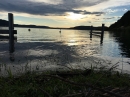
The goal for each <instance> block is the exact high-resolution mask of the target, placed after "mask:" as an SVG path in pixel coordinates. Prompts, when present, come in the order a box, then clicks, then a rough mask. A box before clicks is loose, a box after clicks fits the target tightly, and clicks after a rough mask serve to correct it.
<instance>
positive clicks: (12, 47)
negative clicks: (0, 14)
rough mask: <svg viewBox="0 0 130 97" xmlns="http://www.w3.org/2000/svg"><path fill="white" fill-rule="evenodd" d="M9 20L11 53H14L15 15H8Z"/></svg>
mask: <svg viewBox="0 0 130 97" xmlns="http://www.w3.org/2000/svg"><path fill="white" fill-rule="evenodd" d="M8 20H9V52H10V53H13V52H14V33H13V31H14V21H13V14H12V13H8Z"/></svg>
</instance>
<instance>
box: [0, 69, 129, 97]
mask: <svg viewBox="0 0 130 97" xmlns="http://www.w3.org/2000/svg"><path fill="white" fill-rule="evenodd" d="M82 72H83V73H81V71H80V70H79V71H78V70H76V71H75V70H74V71H69V72H67V71H66V72H60V73H59V72H58V73H56V72H44V73H39V74H38V73H36V72H27V73H25V74H22V75H20V76H17V77H16V76H15V77H14V76H12V75H11V74H10V72H9V77H0V97H90V96H83V95H84V92H86V93H89V92H88V91H90V90H91V89H92V88H93V89H92V91H95V90H96V89H97V87H98V88H100V89H103V88H105V87H108V86H109V87H112V88H114V87H119V88H126V87H130V82H129V81H130V77H129V75H127V74H120V73H119V72H116V73H112V72H108V71H94V70H92V71H91V72H87V73H88V74H87V73H85V72H86V71H82ZM72 73H76V75H70V74H72ZM59 74H60V75H59ZM58 75H59V76H58ZM63 75H65V76H63ZM91 86H92V87H91ZM102 94H103V93H102V91H99V92H95V95H97V96H91V97H98V95H102ZM65 95H67V96H65ZM110 97H113V96H110Z"/></svg>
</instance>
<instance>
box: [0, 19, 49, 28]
mask: <svg viewBox="0 0 130 97" xmlns="http://www.w3.org/2000/svg"><path fill="white" fill-rule="evenodd" d="M0 26H1V27H8V26H9V22H8V21H6V20H2V19H0ZM14 27H25V28H50V27H48V26H37V25H21V24H14Z"/></svg>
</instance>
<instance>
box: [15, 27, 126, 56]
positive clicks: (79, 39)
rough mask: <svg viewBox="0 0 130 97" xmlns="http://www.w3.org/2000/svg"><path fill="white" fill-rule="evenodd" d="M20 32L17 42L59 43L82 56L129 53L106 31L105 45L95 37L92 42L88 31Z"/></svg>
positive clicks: (51, 30) (47, 30) (46, 30)
mask: <svg viewBox="0 0 130 97" xmlns="http://www.w3.org/2000/svg"><path fill="white" fill-rule="evenodd" d="M16 29H17V30H18V34H17V42H18V43H27V42H35V43H36V42H59V43H61V45H66V46H71V47H73V49H74V50H75V51H76V52H77V53H78V54H79V55H80V56H85V53H86V55H101V56H111V57H120V56H122V55H123V56H124V57H128V56H127V54H126V53H127V52H124V51H122V49H121V47H120V43H119V42H118V41H117V40H116V37H114V36H113V34H112V33H109V32H107V31H105V34H104V40H103V43H102V44H100V38H99V37H98V36H93V38H92V40H90V35H89V31H87V30H62V31H61V33H59V30H58V29H31V31H28V29H26V28H24V29H23V28H16Z"/></svg>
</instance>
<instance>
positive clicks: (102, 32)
mask: <svg viewBox="0 0 130 97" xmlns="http://www.w3.org/2000/svg"><path fill="white" fill-rule="evenodd" d="M103 37H104V24H102V31H101V41H100V42H101V43H103Z"/></svg>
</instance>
